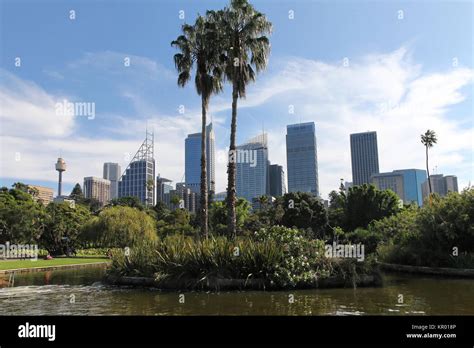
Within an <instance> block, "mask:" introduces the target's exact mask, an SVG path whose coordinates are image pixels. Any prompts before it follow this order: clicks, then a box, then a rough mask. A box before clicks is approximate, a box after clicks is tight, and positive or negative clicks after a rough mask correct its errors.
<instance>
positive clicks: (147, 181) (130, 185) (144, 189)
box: [118, 131, 155, 206]
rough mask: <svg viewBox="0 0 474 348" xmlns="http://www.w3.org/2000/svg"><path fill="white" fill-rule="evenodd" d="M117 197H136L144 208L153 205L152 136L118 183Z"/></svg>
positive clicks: (148, 133)
mask: <svg viewBox="0 0 474 348" xmlns="http://www.w3.org/2000/svg"><path fill="white" fill-rule="evenodd" d="M118 196H119V197H127V196H133V197H137V198H138V199H139V200H140V202H141V203H142V204H144V205H146V206H153V205H155V158H154V135H153V133H150V132H148V131H147V133H146V138H145V140H144V141H143V143H142V145H141V146H140V148H139V149H138V151H137V153H136V154H135V156H134V157H133V159H132V160H131V162H130V163H129V165H128V167H127V169H125V172H124V173H123V175H122V177H121V178H120V181H119V183H118Z"/></svg>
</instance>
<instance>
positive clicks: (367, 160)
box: [351, 132, 379, 185]
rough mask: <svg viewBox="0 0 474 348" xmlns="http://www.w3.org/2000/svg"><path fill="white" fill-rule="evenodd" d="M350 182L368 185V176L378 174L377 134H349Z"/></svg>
mask: <svg viewBox="0 0 474 348" xmlns="http://www.w3.org/2000/svg"><path fill="white" fill-rule="evenodd" d="M351 161H352V182H353V184H354V185H362V184H368V183H370V176H371V175H372V174H377V173H378V172H379V156H378V149H377V132H364V133H355V134H351Z"/></svg>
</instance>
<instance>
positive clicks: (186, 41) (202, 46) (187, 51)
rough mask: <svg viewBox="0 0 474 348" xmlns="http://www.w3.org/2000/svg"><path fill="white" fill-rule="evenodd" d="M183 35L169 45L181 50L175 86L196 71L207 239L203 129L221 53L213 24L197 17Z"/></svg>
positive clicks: (218, 86) (218, 83) (218, 80)
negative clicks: (194, 69) (199, 101)
mask: <svg viewBox="0 0 474 348" xmlns="http://www.w3.org/2000/svg"><path fill="white" fill-rule="evenodd" d="M182 32H183V34H182V35H180V36H179V37H178V38H177V39H176V40H174V41H173V42H171V45H172V46H174V47H176V48H177V49H179V50H180V53H177V54H175V55H174V63H175V66H176V69H177V70H178V73H179V75H178V85H179V86H180V87H184V86H185V85H186V84H187V83H188V82H189V80H190V79H191V70H193V68H194V67H195V68H196V71H195V75H196V76H195V78H194V84H195V87H196V91H197V93H198V95H200V96H201V115H202V119H201V121H202V124H201V187H200V191H201V192H200V215H201V235H203V236H204V237H206V238H207V235H208V204H207V202H208V187H207V171H206V162H207V160H206V135H207V134H206V125H207V110H208V107H209V100H210V98H211V95H212V94H215V93H219V92H220V91H222V80H223V72H222V70H221V68H220V67H221V65H220V60H219V58H220V51H219V50H218V46H217V45H216V44H215V42H216V41H217V30H216V25H215V23H213V22H211V21H208V20H207V19H206V18H204V17H202V16H198V18H197V19H196V22H195V23H194V25H189V24H184V25H183V26H182Z"/></svg>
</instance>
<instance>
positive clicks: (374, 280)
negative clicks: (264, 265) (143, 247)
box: [104, 274, 382, 291]
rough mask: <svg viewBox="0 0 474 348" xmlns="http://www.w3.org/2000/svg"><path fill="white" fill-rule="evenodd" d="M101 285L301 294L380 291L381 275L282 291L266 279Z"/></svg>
mask: <svg viewBox="0 0 474 348" xmlns="http://www.w3.org/2000/svg"><path fill="white" fill-rule="evenodd" d="M104 283H106V284H109V285H118V286H138V287H152V288H157V289H160V290H197V291H199V290H202V291H207V290H211V291H220V290H262V291H265V290H289V289H295V290H301V289H329V288H351V287H380V286H382V276H381V275H380V274H370V275H359V276H358V279H357V280H356V281H355V282H354V281H353V280H351V279H344V278H341V277H330V278H325V279H321V280H319V281H317V282H316V284H315V285H312V286H309V285H306V286H294V287H281V286H278V285H276V284H272V283H271V282H270V281H268V280H267V279H261V278H259V279H226V278H206V279H205V280H204V281H200V280H198V279H164V280H155V278H151V277H131V276H114V275H106V276H105V277H104Z"/></svg>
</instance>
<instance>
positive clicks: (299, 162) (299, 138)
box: [286, 122, 319, 196]
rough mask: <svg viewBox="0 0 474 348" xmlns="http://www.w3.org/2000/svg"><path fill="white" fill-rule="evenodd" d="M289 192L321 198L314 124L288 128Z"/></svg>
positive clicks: (287, 161) (296, 125) (299, 124)
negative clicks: (306, 193)
mask: <svg viewBox="0 0 474 348" xmlns="http://www.w3.org/2000/svg"><path fill="white" fill-rule="evenodd" d="M286 165H287V170H288V192H297V191H300V192H308V193H312V194H313V195H315V196H319V180H318V154H317V143H316V127H315V125H314V122H307V123H298V124H291V125H288V126H286Z"/></svg>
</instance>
